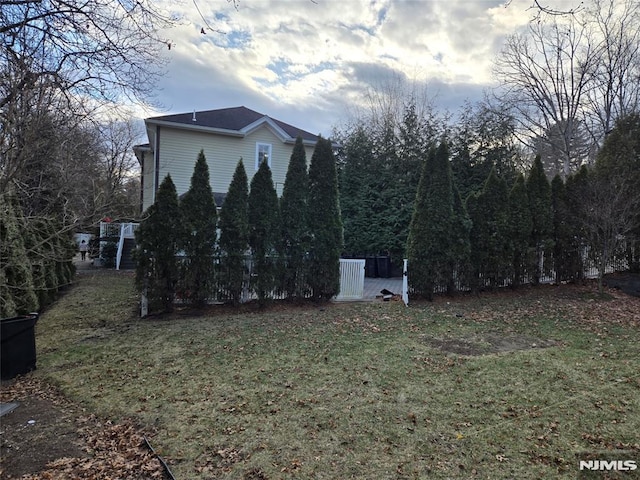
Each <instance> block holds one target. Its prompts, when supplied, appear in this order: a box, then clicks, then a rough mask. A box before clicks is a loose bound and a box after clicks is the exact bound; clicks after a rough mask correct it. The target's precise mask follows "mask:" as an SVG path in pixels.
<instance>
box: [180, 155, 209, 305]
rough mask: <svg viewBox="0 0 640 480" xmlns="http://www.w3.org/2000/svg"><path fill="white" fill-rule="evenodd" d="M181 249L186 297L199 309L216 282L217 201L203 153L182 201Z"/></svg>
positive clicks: (199, 156)
mask: <svg viewBox="0 0 640 480" xmlns="http://www.w3.org/2000/svg"><path fill="white" fill-rule="evenodd" d="M180 214H181V215H180V218H181V220H182V227H181V229H180V230H181V232H182V234H183V236H182V238H181V242H180V246H181V247H182V249H183V250H184V253H185V257H186V258H185V263H184V265H183V272H184V283H183V285H182V288H183V289H184V291H185V297H186V298H187V299H188V300H190V301H191V302H193V304H194V305H195V306H197V307H202V306H204V305H205V304H206V303H207V299H208V297H209V295H210V293H211V292H212V289H213V283H214V273H215V272H214V258H213V256H214V253H215V245H216V237H217V231H216V226H217V220H218V214H217V211H216V201H215V199H214V197H213V191H212V190H211V184H210V183H209V167H208V166H207V159H206V158H205V155H204V151H203V150H200V153H199V154H198V159H197V160H196V164H195V167H194V170H193V176H192V177H191V186H190V187H189V190H188V191H187V193H185V194H184V196H183V197H182V201H181V202H180Z"/></svg>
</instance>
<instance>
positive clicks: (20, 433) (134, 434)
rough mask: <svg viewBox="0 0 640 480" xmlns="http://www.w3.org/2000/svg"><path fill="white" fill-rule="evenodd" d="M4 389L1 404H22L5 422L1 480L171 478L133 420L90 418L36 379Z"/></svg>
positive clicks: (0, 431)
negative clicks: (166, 474) (114, 421)
mask: <svg viewBox="0 0 640 480" xmlns="http://www.w3.org/2000/svg"><path fill="white" fill-rule="evenodd" d="M1 387H2V388H1V389H0V401H2V402H5V403H6V402H17V403H19V406H18V407H17V408H16V409H15V410H13V411H12V412H11V413H8V414H6V415H3V416H2V420H1V421H0V478H2V479H5V478H6V479H17V478H20V479H25V480H34V479H39V478H48V479H51V480H58V479H60V480H61V479H67V478H76V479H89V478H92V479H93V478H122V479H162V478H165V471H164V469H163V466H162V465H161V463H160V462H159V461H158V459H157V458H156V457H155V456H154V455H153V454H152V453H151V452H150V451H149V449H148V448H146V445H145V444H144V438H143V436H142V434H141V433H140V430H139V429H138V428H136V427H135V425H133V423H132V422H130V421H124V422H122V423H112V422H109V421H104V420H100V419H98V418H97V417H95V416H94V415H87V414H86V413H85V412H84V411H83V410H82V409H81V408H80V407H78V406H77V405H75V404H74V403H72V402H70V401H68V400H67V399H65V398H64V397H63V396H62V395H61V394H60V393H59V392H58V391H57V390H56V389H54V388H53V387H51V386H49V385H47V384H44V383H42V382H40V381H39V380H37V379H35V378H34V377H33V376H32V375H27V376H24V377H18V378H17V379H15V380H12V381H9V382H2V385H1Z"/></svg>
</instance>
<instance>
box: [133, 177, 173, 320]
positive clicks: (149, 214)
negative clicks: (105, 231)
mask: <svg viewBox="0 0 640 480" xmlns="http://www.w3.org/2000/svg"><path fill="white" fill-rule="evenodd" d="M144 217H145V219H144V220H143V221H142V222H141V223H140V226H139V227H138V229H137V230H136V250H135V259H136V285H137V287H138V289H139V290H140V291H141V292H142V293H143V295H144V294H146V297H147V299H148V302H149V311H155V310H161V311H164V312H172V311H173V303H174V299H175V291H176V290H175V289H176V283H177V281H178V263H177V260H176V254H177V253H178V249H179V247H178V244H179V240H180V238H181V231H180V220H179V218H180V207H179V205H178V194H177V193H176V187H175V185H174V183H173V180H171V176H170V175H169V174H167V176H166V177H165V179H164V180H163V181H162V183H161V184H160V187H159V188H158V192H157V194H156V201H155V203H154V204H153V205H151V206H150V207H149V208H148V209H147V211H146V213H145V215H144Z"/></svg>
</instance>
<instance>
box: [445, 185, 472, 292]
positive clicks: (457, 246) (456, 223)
mask: <svg viewBox="0 0 640 480" xmlns="http://www.w3.org/2000/svg"><path fill="white" fill-rule="evenodd" d="M471 227H472V224H471V218H470V217H469V213H468V212H467V208H466V207H465V205H464V202H463V201H462V198H461V197H460V192H459V191H458V187H457V186H456V184H455V182H454V183H453V223H452V232H451V266H450V268H449V271H450V272H451V274H450V278H449V284H448V285H447V293H448V294H452V293H454V292H455V290H456V282H455V280H456V279H458V280H459V282H461V283H462V282H463V281H464V280H465V279H467V278H468V274H469V272H468V270H469V261H470V256H471V241H470V234H471Z"/></svg>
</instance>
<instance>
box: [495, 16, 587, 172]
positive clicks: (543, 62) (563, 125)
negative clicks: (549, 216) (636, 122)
mask: <svg viewBox="0 0 640 480" xmlns="http://www.w3.org/2000/svg"><path fill="white" fill-rule="evenodd" d="M595 51H596V47H595V46H594V45H592V44H591V42H590V41H589V40H588V38H587V31H586V28H585V27H584V26H583V25H579V24H577V23H575V22H569V23H566V24H565V23H562V22H559V21H557V20H555V19H553V20H552V21H546V22H545V21H539V22H535V23H532V24H530V25H529V28H528V30H527V32H526V33H524V34H515V35H512V36H511V37H509V39H508V40H507V42H506V44H505V47H504V49H503V50H502V52H501V54H500V56H499V57H498V58H497V60H496V63H495V68H494V72H495V75H496V77H497V78H498V80H499V81H500V82H501V84H502V85H503V87H502V89H501V99H502V101H503V102H504V103H506V105H507V106H508V107H510V108H511V109H512V110H513V111H515V112H516V113H517V115H516V118H517V119H518V120H519V122H520V126H521V128H522V130H523V131H524V132H525V134H526V136H528V137H529V138H530V139H534V138H538V139H544V141H545V142H546V143H547V144H548V147H549V148H550V149H551V150H553V151H554V152H557V154H558V156H559V157H560V162H561V165H562V169H561V172H560V173H562V174H563V176H565V177H566V176H568V175H569V173H570V170H571V169H570V166H571V163H572V161H574V162H575V158H574V157H575V156H576V154H577V152H576V149H575V141H574V140H575V138H576V137H577V136H578V135H579V131H580V128H581V124H580V120H581V118H582V108H583V105H584V103H585V98H586V92H587V90H588V88H589V85H590V82H591V81H592V78H593V76H594V74H595V70H596V53H595ZM552 131H553V132H554V133H555V135H553V136H548V137H544V136H543V135H544V133H545V132H552ZM578 163H580V161H579V160H578Z"/></svg>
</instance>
